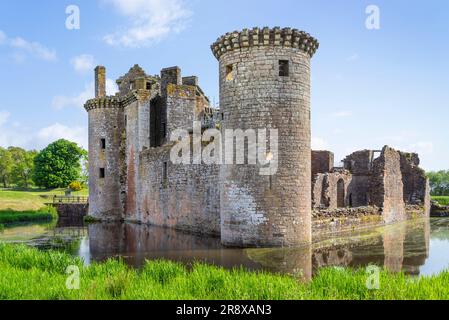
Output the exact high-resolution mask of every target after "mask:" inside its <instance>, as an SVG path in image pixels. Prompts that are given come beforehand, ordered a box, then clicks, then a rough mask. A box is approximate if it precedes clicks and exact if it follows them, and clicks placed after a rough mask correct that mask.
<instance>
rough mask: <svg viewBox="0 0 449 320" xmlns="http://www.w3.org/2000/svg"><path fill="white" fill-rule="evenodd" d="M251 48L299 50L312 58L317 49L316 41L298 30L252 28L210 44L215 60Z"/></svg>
mask: <svg viewBox="0 0 449 320" xmlns="http://www.w3.org/2000/svg"><path fill="white" fill-rule="evenodd" d="M253 46H283V47H292V48H299V49H301V50H303V51H304V52H305V53H307V54H309V55H310V57H312V56H313V55H314V54H315V52H316V50H317V49H318V47H319V43H318V40H316V39H315V38H313V37H312V36H311V35H310V34H308V33H306V32H304V31H299V30H298V29H291V28H283V29H281V28H280V27H274V28H272V29H270V28H269V27H264V28H262V29H261V28H257V27H255V28H253V29H251V30H248V29H243V30H242V31H234V32H228V33H226V34H225V35H223V36H221V37H220V38H218V39H217V41H216V42H215V43H214V44H212V46H211V49H212V52H213V53H214V56H215V57H216V58H217V59H220V57H221V56H222V55H223V54H225V53H226V52H228V51H233V50H239V49H241V48H249V47H253Z"/></svg>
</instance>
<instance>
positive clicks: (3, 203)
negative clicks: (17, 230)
mask: <svg viewBox="0 0 449 320" xmlns="http://www.w3.org/2000/svg"><path fill="white" fill-rule="evenodd" d="M64 191H65V189H53V190H41V189H27V190H12V189H0V210H15V211H28V210H31V211H35V210H39V209H41V208H42V207H44V205H45V203H46V202H49V201H52V199H51V197H52V196H54V195H58V196H62V195H64ZM72 194H73V195H74V196H78V195H79V196H87V195H88V190H83V191H79V192H73V193H72Z"/></svg>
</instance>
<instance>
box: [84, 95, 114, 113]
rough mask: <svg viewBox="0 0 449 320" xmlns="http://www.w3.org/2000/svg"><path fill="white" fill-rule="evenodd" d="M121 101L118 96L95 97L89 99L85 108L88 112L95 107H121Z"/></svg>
mask: <svg viewBox="0 0 449 320" xmlns="http://www.w3.org/2000/svg"><path fill="white" fill-rule="evenodd" d="M120 107H121V103H120V100H119V98H118V97H116V96H111V97H104V98H95V99H91V100H88V101H87V102H86V104H85V105H84V109H86V111H87V112H89V111H90V110H93V109H107V108H120Z"/></svg>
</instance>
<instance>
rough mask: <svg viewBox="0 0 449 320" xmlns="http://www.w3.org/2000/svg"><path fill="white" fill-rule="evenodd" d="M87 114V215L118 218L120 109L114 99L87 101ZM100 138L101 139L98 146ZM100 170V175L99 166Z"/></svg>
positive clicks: (98, 217) (120, 214) (119, 214)
mask: <svg viewBox="0 0 449 320" xmlns="http://www.w3.org/2000/svg"><path fill="white" fill-rule="evenodd" d="M85 108H86V110H87V111H88V117H89V202H90V206H89V215H91V216H93V217H95V218H97V219H105V220H120V219H121V218H122V210H121V208H122V206H121V203H120V162H121V158H120V145H121V140H122V139H121V138H122V137H121V133H122V130H123V126H124V123H123V111H122V109H121V108H120V105H119V102H118V101H117V100H116V99H115V98H110V97H109V98H101V99H94V100H90V101H88V102H87V103H86V106H85ZM101 139H105V143H106V146H105V149H104V150H103V149H102V145H101ZM101 168H103V169H104V174H105V176H104V178H102V177H100V169H101Z"/></svg>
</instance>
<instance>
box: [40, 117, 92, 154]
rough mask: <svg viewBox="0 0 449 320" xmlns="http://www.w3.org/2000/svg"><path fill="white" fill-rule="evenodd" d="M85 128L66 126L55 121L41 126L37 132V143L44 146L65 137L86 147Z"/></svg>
mask: <svg viewBox="0 0 449 320" xmlns="http://www.w3.org/2000/svg"><path fill="white" fill-rule="evenodd" d="M87 134H88V133H87V128H84V127H76V126H75V127H68V126H65V125H62V124H60V123H55V124H53V125H50V126H48V127H45V128H42V129H40V130H39V131H38V133H37V138H38V142H39V145H41V146H46V145H48V144H50V143H52V142H54V141H56V140H59V139H66V140H69V141H72V142H76V143H77V144H78V145H79V146H81V147H83V148H87V147H88V137H87Z"/></svg>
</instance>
